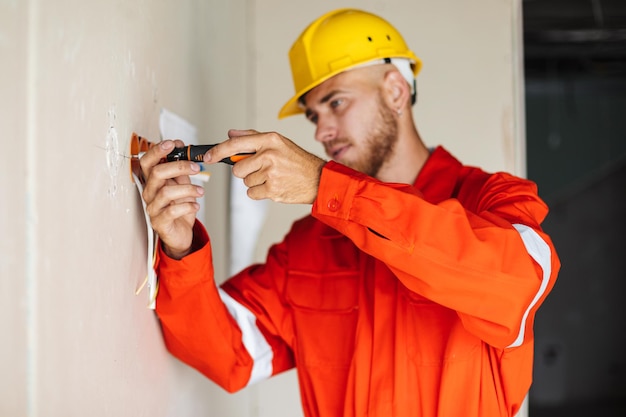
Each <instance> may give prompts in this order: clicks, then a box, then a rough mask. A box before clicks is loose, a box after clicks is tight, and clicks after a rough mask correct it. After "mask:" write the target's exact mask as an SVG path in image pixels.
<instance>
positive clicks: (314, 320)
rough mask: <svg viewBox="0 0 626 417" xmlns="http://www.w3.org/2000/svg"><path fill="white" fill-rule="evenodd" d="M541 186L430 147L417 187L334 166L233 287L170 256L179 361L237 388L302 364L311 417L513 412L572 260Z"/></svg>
mask: <svg viewBox="0 0 626 417" xmlns="http://www.w3.org/2000/svg"><path fill="white" fill-rule="evenodd" d="M547 211H548V210H547V207H546V205H545V204H544V203H543V202H542V201H541V200H540V199H539V197H538V196H537V190H536V186H535V184H534V183H532V182H530V181H528V180H524V179H521V178H517V177H514V176H511V175H509V174H506V173H496V174H487V173H485V172H483V171H482V170H480V169H478V168H474V167H468V166H463V165H461V163H460V162H458V161H457V160H456V159H455V158H454V157H453V156H451V155H450V154H449V153H448V152H447V151H446V150H444V149H443V148H441V147H438V148H436V149H435V150H433V152H432V154H431V156H430V157H429V159H428V161H427V162H426V164H425V166H424V167H423V168H422V170H421V172H420V173H419V175H418V177H417V179H416V181H415V184H414V185H413V186H409V185H406V184H390V183H382V182H380V181H377V180H375V179H373V178H371V177H368V176H365V175H363V174H361V173H359V172H356V171H354V170H351V169H349V168H347V167H345V166H343V165H340V164H337V163H335V162H332V161H331V162H328V163H327V164H326V165H325V167H324V169H323V172H322V176H321V179H320V186H319V192H318V196H317V199H316V201H315V202H314V204H313V207H312V212H311V216H307V217H305V218H303V219H301V220H299V221H297V222H296V223H294V225H293V227H292V229H291V231H290V232H289V233H288V234H287V236H286V237H285V239H284V240H283V241H282V242H281V243H279V244H276V245H274V246H273V247H272V248H271V249H270V251H269V253H268V256H267V261H266V263H265V264H260V265H253V266H251V267H249V268H247V269H245V270H244V271H242V272H240V273H239V274H237V275H236V276H234V277H232V278H231V279H229V280H228V281H226V282H225V283H224V284H222V285H221V286H220V287H217V286H216V284H215V282H214V276H213V266H212V259H211V247H210V242H209V237H208V235H207V233H206V231H205V230H204V228H203V227H202V225H201V224H200V223H198V222H196V225H195V226H194V232H195V233H196V234H197V236H198V237H200V238H201V239H203V241H204V242H206V243H205V245H204V247H203V248H201V249H200V250H198V251H196V252H194V253H192V254H190V255H188V256H186V257H185V258H183V259H182V260H180V261H177V260H173V259H171V258H169V257H167V255H165V254H164V253H160V254H159V260H158V267H157V274H158V276H159V282H160V289H159V294H158V298H157V304H156V311H157V314H158V316H159V318H160V321H161V326H162V331H163V335H164V339H165V343H166V345H167V348H168V349H169V351H170V352H171V353H172V354H173V355H174V356H176V357H178V358H179V359H181V360H182V361H183V362H185V363H187V364H188V365H190V366H192V367H194V368H196V369H197V370H199V371H200V372H202V373H203V374H204V375H206V376H207V377H208V378H210V379H211V380H213V381H214V382H215V383H217V384H219V385H220V386H222V387H223V388H224V389H225V390H227V391H229V392H233V391H236V390H239V389H241V388H243V387H246V386H247V385H249V384H252V383H254V382H256V381H259V380H262V379H265V378H269V377H270V376H272V375H275V374H277V373H279V372H282V371H285V370H287V369H290V368H293V367H294V366H295V367H296V369H297V374H298V380H299V385H300V392H301V401H302V406H303V410H304V415H305V416H307V417H317V416H320V417H337V416H343V417H357V416H358V417H364V416H380V417H389V416H395V417H404V416H406V417H408V416H412V417H416V416H429V417H430V416H444V417H474V416H476V417H491V416H512V415H514V414H515V413H516V412H517V410H518V409H519V407H520V405H521V403H522V401H523V399H524V397H525V395H526V393H527V392H528V390H529V388H530V384H531V379H532V363H533V332H532V329H533V321H534V317H535V313H536V311H537V309H538V308H539V306H540V305H541V303H542V302H543V300H544V299H545V297H546V295H547V294H548V292H549V291H550V289H551V288H552V286H553V285H554V281H555V279H556V276H557V272H558V270H559V267H560V263H559V260H558V257H557V255H556V252H555V250H554V247H553V244H552V242H551V241H550V239H549V238H548V236H546V235H545V234H544V233H543V231H542V230H541V227H540V223H541V222H542V220H543V219H544V217H545V216H546V214H547Z"/></svg>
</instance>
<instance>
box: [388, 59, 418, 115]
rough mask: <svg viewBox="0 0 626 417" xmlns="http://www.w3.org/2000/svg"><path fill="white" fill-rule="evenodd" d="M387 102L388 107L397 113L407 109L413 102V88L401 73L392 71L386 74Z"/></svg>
mask: <svg viewBox="0 0 626 417" xmlns="http://www.w3.org/2000/svg"><path fill="white" fill-rule="evenodd" d="M384 91H385V100H386V101H387V105H388V106H389V107H390V108H391V109H394V110H396V111H399V110H402V109H404V108H405V106H406V104H407V102H408V101H409V100H411V88H410V86H409V84H408V83H407V82H406V80H405V79H404V77H403V76H402V74H400V72H399V71H397V70H395V69H392V70H390V71H387V73H386V74H385V82H384Z"/></svg>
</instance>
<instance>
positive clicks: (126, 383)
mask: <svg viewBox="0 0 626 417" xmlns="http://www.w3.org/2000/svg"><path fill="white" fill-rule="evenodd" d="M343 6H357V7H361V8H365V9H368V10H371V11H373V12H378V13H380V14H382V15H383V16H385V17H387V18H388V19H389V20H390V21H392V22H393V23H394V24H395V25H396V26H397V27H398V28H399V29H400V31H401V32H403V34H404V36H405V38H406V40H407V41H408V43H409V45H410V46H411V47H412V48H413V49H414V50H415V52H416V53H417V54H418V55H419V56H420V57H421V58H422V60H423V61H424V67H423V70H422V73H421V74H420V76H419V79H418V90H419V99H418V104H417V106H416V107H415V109H414V112H415V115H416V119H417V121H418V127H419V130H420V132H421V133H422V135H423V136H424V138H425V140H426V142H427V143H428V144H429V145H433V146H434V145H437V144H444V145H445V146H447V147H448V148H449V149H450V150H451V151H453V153H455V154H456V155H457V156H459V157H460V158H461V159H462V160H464V161H465V162H467V163H471V164H477V165H482V166H484V167H486V168H488V169H507V170H511V171H515V172H518V173H522V172H523V152H522V151H521V150H522V149H523V143H522V140H521V138H522V136H523V135H522V133H523V129H522V128H521V127H520V126H521V124H520V120H523V112H522V110H523V106H521V105H520V103H521V101H520V100H521V98H520V97H521V95H520V88H519V83H520V80H521V77H520V73H519V62H520V59H521V58H520V54H521V49H520V48H519V46H518V45H519V42H520V37H519V28H520V27H519V24H518V22H517V19H518V17H519V15H518V9H519V0H478V1H474V2H460V1H458V0H418V1H409V0H389V1H385V2H381V1H352V2H350V1H330V0H319V1H315V2H311V1H300V0H298V1H294V0H291V1H287V0H263V1H245V0H236V1H228V2H224V1H218V0H211V1H203V0H179V1H176V2H166V1H157V0H143V1H126V0H110V1H102V0H94V1H89V2H85V1H78V0H57V1H55V2H50V1H43V0H29V1H18V0H0V59H1V61H0V62H1V63H2V66H1V67H0V71H1V72H0V75H1V77H0V91H1V92H2V95H1V96H0V97H1V100H0V126H2V128H3V129H4V132H3V133H4V134H3V135H2V146H3V148H4V149H5V151H8V152H7V153H9V155H8V156H6V157H5V158H4V160H3V163H2V164H0V185H1V186H2V188H1V190H2V204H0V214H1V216H0V230H2V236H1V237H0V245H1V246H0V247H1V250H2V255H1V258H0V274H1V275H0V314H1V317H3V321H2V325H1V327H0V332H1V333H0V334H2V343H0V415H2V416H4V415H7V416H29V417H39V416H46V417H48V416H50V417H54V416H68V415H71V416H74V415H90V416H116V417H123V416H129V417H130V416H139V415H151V416H177V417H185V416H199V415H203V416H268V417H269V416H273V417H276V416H297V415H300V414H301V413H300V411H299V404H298V398H297V395H298V394H297V385H296V379H295V374H294V373H293V372H290V373H287V374H285V375H282V376H279V377H277V378H275V379H274V380H271V381H267V382H264V383H261V384H258V385H257V386H254V387H251V388H248V389H246V390H243V391H242V392H240V393H237V394H235V395H229V394H226V393H224V392H223V391H221V390H220V389H219V388H216V387H215V386H214V385H213V384H212V383H211V382H209V381H207V380H206V379H204V378H203V377H202V376H200V375H199V374H198V373H197V372H195V371H193V370H191V369H189V368H187V367H186V366H184V365H182V364H180V363H179V362H177V361H176V360H174V359H172V358H171V357H170V356H169V355H168V353H167V352H166V351H165V349H164V347H163V344H162V341H161V338H160V333H159V329H158V324H157V321H156V320H155V317H154V315H153V312H152V311H151V310H149V309H147V308H146V297H145V293H142V294H140V295H139V296H135V295H134V291H135V289H136V288H137V286H138V284H139V283H140V282H141V281H142V280H143V277H144V275H145V265H144V264H145V259H144V257H145V229H144V225H143V223H142V221H143V220H142V212H141V205H140V201H139V199H138V194H137V191H136V187H135V186H134V184H133V183H132V182H131V180H130V175H129V169H128V161H127V160H125V159H123V158H119V157H118V154H117V153H118V152H119V153H125V152H127V150H128V141H129V138H130V135H131V133H132V132H133V131H134V132H137V133H139V134H141V135H144V136H147V137H148V138H151V139H153V140H157V139H158V115H159V111H160V109H161V108H166V109H168V110H171V111H173V112H175V113H177V114H179V115H181V116H183V117H184V118H185V119H187V120H188V121H190V122H191V123H193V124H194V125H196V126H197V127H198V135H199V140H200V141H202V142H205V143H210V142H215V141H219V140H221V139H223V138H224V137H225V135H226V130H227V129H228V128H231V127H234V128H256V129H258V130H277V131H280V132H281V133H283V134H285V135H287V136H288V137H291V138H292V139H294V140H296V141H297V142H298V143H300V144H301V145H302V146H303V147H305V148H307V149H309V150H311V151H313V152H316V153H321V148H320V146H319V145H318V144H316V143H314V141H313V140H312V134H313V130H312V128H311V126H309V125H308V124H307V123H306V122H305V121H304V119H303V118H301V117H293V118H289V119H286V120H281V121H278V120H277V119H276V114H277V112H278V109H279V108H280V106H281V105H282V104H283V103H284V101H285V100H287V98H288V97H290V95H291V94H292V85H291V79H290V75H289V68H288V62H287V50H288V49H289V46H290V45H291V43H292V42H293V40H294V39H295V38H296V37H297V35H298V34H299V33H300V31H301V30H302V29H303V28H304V27H305V26H306V24H308V23H309V22H310V21H311V20H312V19H314V18H315V17H317V16H318V15H320V14H322V13H323V12H325V11H327V10H329V9H332V8H336V7H343ZM211 170H212V179H211V181H210V182H209V184H208V185H207V189H208V190H209V191H208V193H207V194H208V195H209V198H207V201H206V204H207V219H208V220H207V223H208V224H207V227H208V228H209V231H210V233H211V234H212V239H213V241H214V242H215V247H216V252H215V255H214V257H215V259H216V260H217V273H218V276H219V277H221V278H220V279H222V278H224V277H225V276H226V271H227V270H228V262H227V247H228V246H227V243H228V238H227V226H226V225H227V219H228V207H227V202H228V199H227V195H228V179H229V171H228V167H226V166H221V167H214V168H211ZM269 207H270V209H269V213H268V218H267V221H266V222H265V223H264V224H263V226H262V231H261V235H260V239H259V244H258V246H257V248H256V250H255V253H254V258H255V259H262V258H263V254H264V253H265V250H266V249H267V247H268V245H269V244H271V243H272V242H275V241H277V240H280V239H281V238H282V236H283V235H284V233H285V232H286V231H287V230H288V228H289V225H290V223H291V221H292V220H293V219H294V218H296V217H299V216H301V215H303V214H306V213H307V212H308V209H309V208H308V207H306V206H280V205H277V204H270V205H269Z"/></svg>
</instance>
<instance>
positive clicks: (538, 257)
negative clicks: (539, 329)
mask: <svg viewBox="0 0 626 417" xmlns="http://www.w3.org/2000/svg"><path fill="white" fill-rule="evenodd" d="M513 227H515V229H517V231H518V232H519V234H520V236H521V237H522V241H523V242H524V246H526V251H527V252H528V254H529V255H530V256H531V257H532V258H533V259H534V260H535V262H537V263H538V264H539V266H540V267H541V269H542V270H543V276H542V277H541V285H540V286H539V291H537V294H535V298H533V300H532V301H531V303H530V305H529V306H528V308H527V309H526V311H525V312H524V316H523V317H522V323H521V325H520V330H519V333H518V335H517V339H515V341H514V342H513V343H511V344H510V345H509V346H508V347H510V348H512V347H517V346H519V345H521V344H522V342H523V341H524V331H525V329H526V319H528V314H529V313H530V309H531V308H533V307H534V305H535V304H537V301H539V299H540V298H541V296H542V295H543V293H544V292H545V291H546V288H547V287H548V282H549V281H550V274H551V273H552V266H551V265H552V264H551V262H550V259H551V251H550V246H548V244H547V243H546V242H545V241H544V240H543V239H542V238H541V236H539V234H538V233H537V232H535V231H534V230H533V229H532V228H530V227H528V226H526V225H523V224H514V225H513Z"/></svg>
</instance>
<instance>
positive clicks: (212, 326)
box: [156, 222, 293, 392]
mask: <svg viewBox="0 0 626 417" xmlns="http://www.w3.org/2000/svg"><path fill="white" fill-rule="evenodd" d="M194 235H195V238H196V239H199V241H200V242H201V243H203V245H202V247H201V248H200V249H199V250H198V251H196V252H194V253H191V254H189V255H187V256H186V257H184V258H183V259H181V260H174V259H172V258H169V257H168V256H167V255H166V254H165V253H164V252H163V251H162V249H161V248H159V252H158V260H157V276H158V278H159V291H158V295H157V302H156V313H157V315H158V317H159V319H160V323H161V329H162V333H163V337H164V340H165V344H166V346H167V348H168V350H169V351H170V352H171V353H172V355H173V356H175V357H177V358H178V359H180V360H181V361H183V362H184V363H186V364H188V365H189V366H191V367H193V368H195V369H197V370H198V371H200V372H201V373H203V374H204V375H205V376H207V377H208V378H209V379H211V380H212V381H214V382H215V383H217V384H218V385H220V386H221V387H222V388H224V389H225V390H227V391H228V392H235V391H237V390H239V389H241V388H243V387H245V386H247V385H250V384H252V383H254V382H256V381H258V380H261V379H265V378H268V377H270V376H272V375H274V374H276V373H278V372H281V371H283V370H285V369H289V368H291V367H293V360H292V355H291V353H290V350H289V348H288V346H286V345H285V343H284V342H283V341H282V340H281V338H280V337H279V336H278V335H277V333H278V330H277V329H276V328H273V327H272V320H271V318H270V314H269V313H267V314H266V315H265V316H263V312H262V311H261V310H258V309H257V310H256V311H255V310H254V309H252V308H250V306H249V305H248V306H247V305H246V304H245V303H244V302H243V301H241V300H239V301H238V299H237V298H238V297H237V294H236V292H237V289H238V288H237V286H235V285H233V284H230V283H228V281H227V282H226V283H225V284H224V285H223V287H228V286H230V288H228V291H227V290H226V289H224V288H220V287H218V286H217V285H216V284H215V281H214V275H213V263H212V257H211V243H210V240H209V236H208V234H207V233H206V230H205V229H204V227H203V226H202V225H201V224H200V223H199V222H196V224H195V226H194ZM278 252H280V251H279V249H278V247H277V248H275V249H273V252H272V253H273V254H277V253H278ZM270 258H271V257H270ZM268 259H269V258H268ZM270 264H271V265H273V266H274V268H278V266H277V265H278V263H277V262H276V261H272V262H270ZM265 272H266V271H265V269H264V268H263V267H256V268H249V269H248V270H244V271H242V272H241V273H240V274H239V275H241V277H244V276H245V277H252V276H253V275H257V276H259V277H262V276H264V274H265ZM273 272H276V271H273ZM240 282H244V283H245V282H249V283H250V287H252V288H254V287H255V284H254V283H255V282H256V280H255V279H254V278H252V279H250V280H246V279H245V278H243V279H241V278H240ZM257 293H258V291H257ZM271 293H272V291H271V290H269V291H267V292H266V293H264V294H261V296H262V295H267V296H268V300H267V303H268V304H272V301H271V300H270V299H269V298H271V296H270V295H269V294H271ZM258 302H259V304H263V301H262V300H258Z"/></svg>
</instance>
